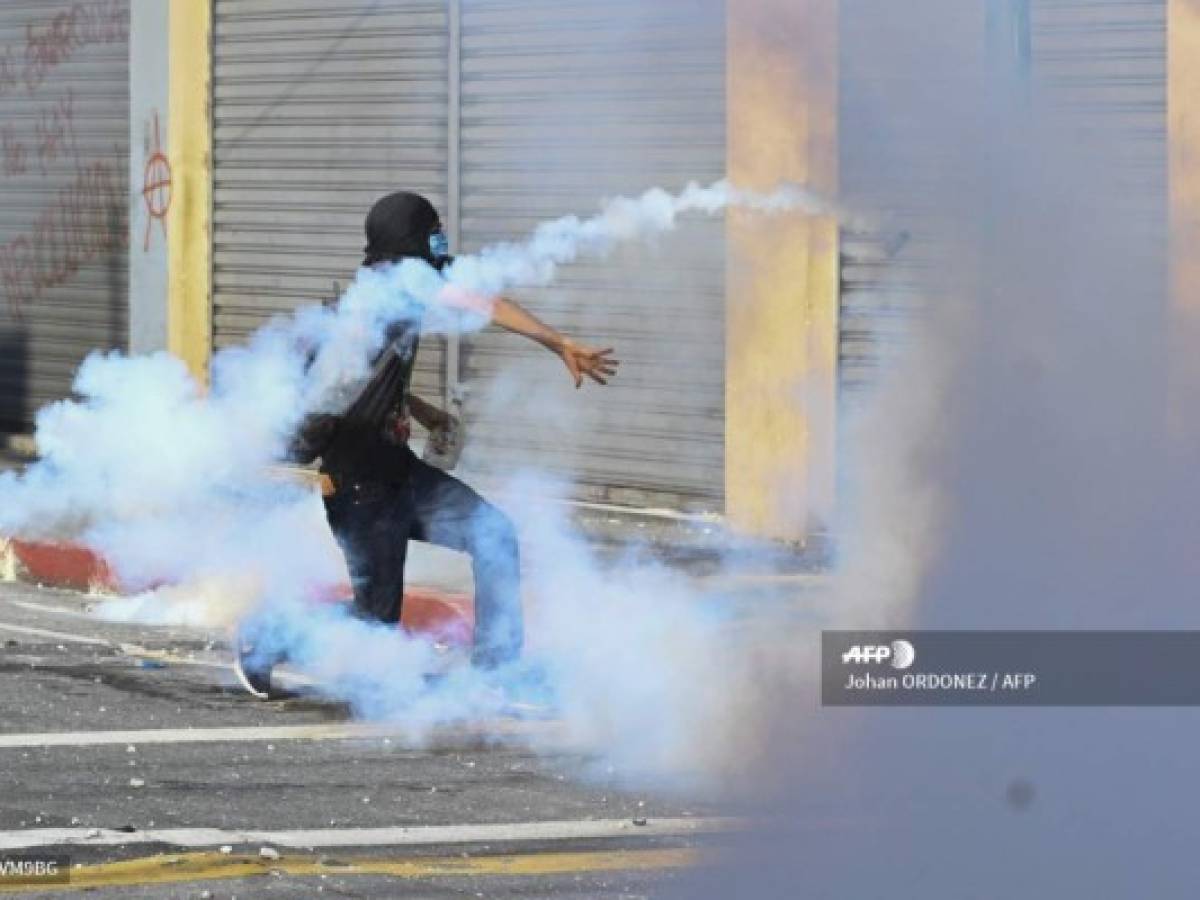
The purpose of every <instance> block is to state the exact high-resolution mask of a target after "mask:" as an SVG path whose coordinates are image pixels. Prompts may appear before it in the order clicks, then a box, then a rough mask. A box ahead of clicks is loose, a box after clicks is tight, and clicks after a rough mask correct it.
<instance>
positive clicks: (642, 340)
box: [460, 0, 726, 510]
mask: <svg viewBox="0 0 1200 900" xmlns="http://www.w3.org/2000/svg"><path fill="white" fill-rule="evenodd" d="M724 26H725V19H724V3H722V2H719V0H687V2H672V3H645V2H642V0H614V2H609V3H604V4H597V3H594V2H591V0H587V2H580V0H471V2H469V3H464V4H463V6H462V30H461V73H460V74H461V97H462V105H461V154H462V167H461V210H460V212H461V237H462V243H463V246H464V249H465V250H467V251H472V250H476V249H478V248H479V247H480V246H482V245H484V244H487V243H490V242H493V241H497V240H512V239H517V238H520V237H522V236H524V235H526V234H527V233H528V232H529V231H530V230H531V229H532V228H533V227H534V226H535V225H536V224H537V223H538V222H540V221H542V220H545V219H547V218H551V217H556V216H560V215H564V214H567V213H578V214H581V215H582V214H587V213H588V212H590V211H594V210H596V209H597V208H598V202H599V201H600V200H601V199H603V198H605V197H611V196H615V195H618V194H637V193H640V192H642V191H643V190H645V189H646V188H649V187H652V186H655V185H660V186H664V187H667V188H670V189H678V188H681V187H683V186H684V185H685V184H686V183H687V182H688V181H689V180H693V179H695V180H700V181H708V180H713V179H717V178H720V177H722V176H723V175H724V172H725V160H726V143H725V43H724ZM724 242H725V235H724V221H723V220H722V219H711V220H696V221H689V222H688V223H687V224H686V225H684V226H683V227H682V228H681V230H680V233H679V234H677V235H674V236H671V237H669V238H666V239H664V240H663V241H662V243H661V245H660V246H659V247H657V248H651V249H638V250H632V251H629V252H623V253H621V254H619V255H618V256H617V257H615V258H614V259H611V260H608V261H605V262H595V261H588V262H583V263H580V264H577V265H574V266H571V267H569V268H567V269H565V270H563V272H562V277H561V278H560V279H559V282H558V283H557V284H556V285H555V286H554V287H553V288H550V289H547V290H518V291H516V292H515V293H516V296H518V297H519V299H520V300H521V301H522V302H523V303H527V304H528V306H529V307H530V308H531V309H532V310H534V311H535V312H536V313H537V314H538V315H539V316H541V317H543V318H545V319H546V320H547V321H549V322H551V323H553V324H554V325H556V326H557V327H559V328H560V329H561V330H564V331H566V332H568V333H570V334H572V335H576V336H579V337H580V338H582V339H585V340H588V341H592V342H595V343H598V344H600V345H603V346H609V345H611V346H614V347H615V348H616V349H617V351H618V355H619V356H620V358H621V359H622V368H621V371H620V374H619V376H618V377H617V379H616V380H615V381H614V382H613V383H612V384H611V385H610V386H609V387H608V388H605V389H595V386H594V385H593V386H591V387H592V388H593V389H591V390H588V389H586V388H585V390H584V391H583V392H582V393H581V394H579V395H575V392H574V389H573V387H571V386H570V384H569V381H568V379H567V377H566V374H565V371H564V370H563V369H562V366H561V365H560V364H559V363H558V362H557V361H555V360H554V359H552V358H551V357H550V356H549V355H548V354H546V353H545V352H544V351H543V350H541V349H540V348H537V347H534V346H532V345H531V344H529V343H528V342H525V341H522V340H521V339H519V338H516V337H514V336H512V335H508V334H503V333H497V332H495V331H494V330H490V331H487V332H484V333H481V334H479V335H475V336H472V337H471V338H470V339H469V340H467V341H466V342H465V346H464V348H463V375H464V381H465V383H466V386H467V414H468V421H469V435H470V445H469V447H468V451H467V453H468V455H467V458H466V464H467V468H468V469H474V470H475V471H476V472H478V473H480V474H483V475H485V476H486V475H487V474H488V473H490V472H496V473H498V474H500V473H512V472H514V471H516V470H518V469H520V468H521V467H524V466H528V467H536V469H537V470H538V471H541V472H549V473H552V474H557V475H561V476H563V477H564V478H567V479H570V480H571V481H572V483H573V484H574V485H575V487H576V495H577V496H581V497H584V498H589V499H596V500H609V501H615V502H627V503H632V504H637V505H646V504H650V505H666V506H672V507H676V508H693V509H694V508H700V509H708V510H715V509H719V508H720V505H721V498H722V495H723V490H724V322H725V289H724V285H725V271H724V266H725V262H724ZM550 411H553V412H552V413H551V412H550Z"/></svg>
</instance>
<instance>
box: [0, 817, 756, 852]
mask: <svg viewBox="0 0 1200 900" xmlns="http://www.w3.org/2000/svg"><path fill="white" fill-rule="evenodd" d="M744 825H745V823H744V822H743V821H742V820H739V819H732V818H696V819H687V818H668V819H648V820H647V821H646V824H645V825H634V824H633V823H632V822H631V821H630V820H629V819H597V820H592V821H543V822H513V823H505V824H488V825H418V826H412V827H406V826H392V827H383V828H311V829H295V830H288V831H267V830H263V831H259V830H245V831H241V830H232V829H222V828H157V829H156V828H151V829H147V830H145V831H134V832H125V831H114V830H112V829H110V828H100V829H94V828H33V829H29V830H25V831H0V850H23V849H28V848H31V847H61V846H71V845H81V846H87V847H111V846H122V845H128V844H169V845H171V846H174V847H218V846H222V845H225V844H231V845H236V844H270V845H274V846H280V847H291V848H295V849H309V848H313V849H315V848H317V847H391V846H396V847H415V846H433V845H440V844H475V843H511V842H516V841H578V840H595V839H600V838H629V837H635V836H636V837H661V836H678V835H699V834H713V833H720V832H729V831H734V830H736V829H738V828H740V827H744Z"/></svg>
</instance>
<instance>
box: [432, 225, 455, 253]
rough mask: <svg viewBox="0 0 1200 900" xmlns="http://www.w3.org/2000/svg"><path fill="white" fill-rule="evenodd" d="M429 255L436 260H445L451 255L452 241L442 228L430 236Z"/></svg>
mask: <svg viewBox="0 0 1200 900" xmlns="http://www.w3.org/2000/svg"><path fill="white" fill-rule="evenodd" d="M429 253H430V255H432V256H433V258H434V259H445V258H446V257H447V256H449V255H450V239H449V238H447V237H446V232H444V231H442V229H440V228H439V229H438V230H437V231H435V232H434V233H433V234H431V235H430V236H429Z"/></svg>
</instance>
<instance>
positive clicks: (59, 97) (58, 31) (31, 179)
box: [0, 0, 140, 433]
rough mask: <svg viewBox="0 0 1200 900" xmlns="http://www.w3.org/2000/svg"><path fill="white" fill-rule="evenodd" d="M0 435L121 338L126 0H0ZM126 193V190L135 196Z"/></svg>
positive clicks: (121, 343)
mask: <svg viewBox="0 0 1200 900" xmlns="http://www.w3.org/2000/svg"><path fill="white" fill-rule="evenodd" d="M0 190H3V194H4V204H3V207H2V208H0V284H2V285H3V292H4V301H3V303H2V304H0V432H10V433H20V432H27V431H29V430H30V427H31V424H32V421H33V415H34V413H35V412H36V410H37V409H38V408H39V407H40V406H42V405H44V404H45V403H48V402H50V401H53V400H57V399H60V398H62V397H64V396H66V395H67V394H68V393H69V392H70V386H71V381H72V378H73V376H74V374H75V370H76V369H77V367H78V366H79V363H80V362H81V361H82V360H83V358H84V357H85V356H86V355H87V354H88V353H89V352H90V351H91V350H93V349H97V348H119V349H124V348H125V347H127V346H128V325H127V319H128V314H127V310H128V299H127V290H128V289H127V284H128V234H129V203H130V192H129V4H128V2H127V0H82V2H71V0H6V2H5V3H4V4H3V5H0ZM138 199H139V200H140V198H138Z"/></svg>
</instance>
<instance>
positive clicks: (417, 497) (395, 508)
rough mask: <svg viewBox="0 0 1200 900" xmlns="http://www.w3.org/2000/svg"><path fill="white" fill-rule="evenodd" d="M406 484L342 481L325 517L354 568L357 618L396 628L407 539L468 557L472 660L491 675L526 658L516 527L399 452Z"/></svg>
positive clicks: (445, 477) (430, 468) (404, 450)
mask: <svg viewBox="0 0 1200 900" xmlns="http://www.w3.org/2000/svg"><path fill="white" fill-rule="evenodd" d="M397 452H398V453H406V454H407V455H408V456H409V457H410V459H409V465H408V477H407V479H406V480H405V481H403V482H400V481H396V482H393V483H384V482H376V481H357V482H345V483H343V482H342V481H340V480H337V479H336V475H335V481H337V491H336V493H334V494H333V496H331V497H327V498H325V513H326V516H327V517H328V519H329V525H330V527H331V528H332V529H333V534H334V537H335V538H336V539H337V542H338V545H339V546H340V547H341V548H342V552H343V553H345V555H346V562H347V565H348V567H349V569H350V577H351V580H352V582H353V585H354V608H355V612H356V613H357V614H358V615H359V616H361V617H362V618H364V619H368V620H374V621H379V622H388V623H395V622H398V621H399V620H400V610H401V604H402V603H403V600H404V563H405V558H406V556H407V550H408V542H409V541H410V540H416V541H424V542H426V543H430V544H436V545H437V546H439V547H447V548H449V549H451V550H459V551H462V552H465V553H467V554H469V555H470V557H471V565H472V569H473V571H474V575H475V649H474V652H473V654H472V661H473V662H474V664H475V665H476V666H479V667H482V668H494V667H496V666H500V665H503V664H504V663H507V662H511V661H513V660H515V659H516V658H517V657H518V656H520V653H521V646H522V644H523V640H524V626H523V623H522V615H521V594H520V579H521V572H520V553H519V549H518V546H517V533H516V529H514V528H513V524H512V522H511V520H510V519H509V518H508V516H506V515H505V514H504V513H502V512H501V511H500V510H499V509H497V508H496V507H495V506H493V505H492V504H490V503H488V502H487V501H486V500H484V499H483V498H482V497H481V496H479V494H477V493H475V491H473V490H472V489H471V488H469V487H467V485H465V484H463V483H462V482H461V481H459V480H458V479H457V478H454V477H452V476H450V475H448V474H446V473H445V472H443V471H442V470H441V469H437V468H434V467H433V466H431V465H429V464H428V463H426V462H424V461H422V460H420V459H418V458H417V457H416V455H415V454H413V453H412V451H411V450H410V449H409V448H408V447H407V446H405V447H398V448H397Z"/></svg>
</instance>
